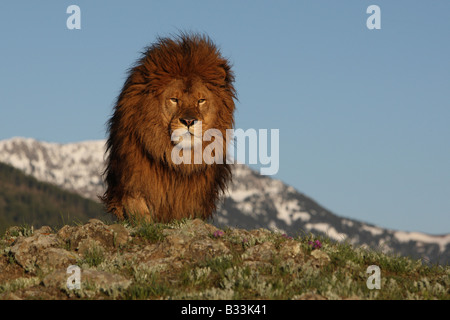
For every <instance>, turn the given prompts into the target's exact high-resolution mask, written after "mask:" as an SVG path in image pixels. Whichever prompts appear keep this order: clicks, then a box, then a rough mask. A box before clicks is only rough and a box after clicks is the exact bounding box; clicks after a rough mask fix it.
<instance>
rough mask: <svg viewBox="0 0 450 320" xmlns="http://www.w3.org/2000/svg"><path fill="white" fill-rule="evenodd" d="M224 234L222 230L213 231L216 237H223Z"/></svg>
mask: <svg viewBox="0 0 450 320" xmlns="http://www.w3.org/2000/svg"><path fill="white" fill-rule="evenodd" d="M223 235H224V233H223V231H222V230H216V231H214V233H213V237H214V238H220V237H222V236H223Z"/></svg>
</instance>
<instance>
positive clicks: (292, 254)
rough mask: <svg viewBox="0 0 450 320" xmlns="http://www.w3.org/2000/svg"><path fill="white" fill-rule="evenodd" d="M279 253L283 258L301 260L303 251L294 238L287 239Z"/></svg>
mask: <svg viewBox="0 0 450 320" xmlns="http://www.w3.org/2000/svg"><path fill="white" fill-rule="evenodd" d="M280 255H281V257H282V258H283V259H289V258H291V259H294V260H295V261H300V260H303V256H304V255H303V251H302V246H301V244H300V242H298V241H295V240H287V241H285V242H284V243H283V245H282V247H281V248H280Z"/></svg>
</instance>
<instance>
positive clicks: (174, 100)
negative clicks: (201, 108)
mask: <svg viewBox="0 0 450 320" xmlns="http://www.w3.org/2000/svg"><path fill="white" fill-rule="evenodd" d="M170 101H171V102H173V103H178V99H177V98H170Z"/></svg>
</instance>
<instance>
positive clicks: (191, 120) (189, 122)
mask: <svg viewBox="0 0 450 320" xmlns="http://www.w3.org/2000/svg"><path fill="white" fill-rule="evenodd" d="M197 121H198V120H197V119H195V118H180V122H181V123H182V124H184V125H185V126H186V127H188V128H189V127H190V126H192V125H194V124H195V123H196V122H197Z"/></svg>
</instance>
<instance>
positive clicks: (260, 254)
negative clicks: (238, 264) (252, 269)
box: [242, 241, 276, 262]
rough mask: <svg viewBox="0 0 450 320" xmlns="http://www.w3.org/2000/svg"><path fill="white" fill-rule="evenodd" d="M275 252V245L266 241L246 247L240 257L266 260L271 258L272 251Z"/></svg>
mask: <svg viewBox="0 0 450 320" xmlns="http://www.w3.org/2000/svg"><path fill="white" fill-rule="evenodd" d="M275 252H276V249H275V245H274V244H273V243H272V242H270V241H266V242H264V243H261V244H257V245H255V246H253V247H250V248H248V249H247V250H246V251H245V252H244V253H243V254H242V259H243V260H244V261H245V260H252V261H262V262H268V261H270V260H271V259H272V257H273V255H274V253H275Z"/></svg>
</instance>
